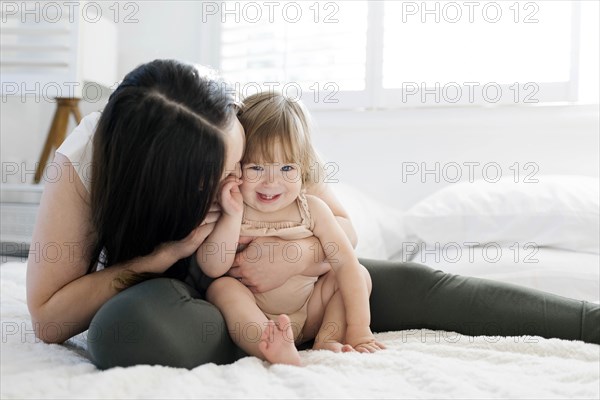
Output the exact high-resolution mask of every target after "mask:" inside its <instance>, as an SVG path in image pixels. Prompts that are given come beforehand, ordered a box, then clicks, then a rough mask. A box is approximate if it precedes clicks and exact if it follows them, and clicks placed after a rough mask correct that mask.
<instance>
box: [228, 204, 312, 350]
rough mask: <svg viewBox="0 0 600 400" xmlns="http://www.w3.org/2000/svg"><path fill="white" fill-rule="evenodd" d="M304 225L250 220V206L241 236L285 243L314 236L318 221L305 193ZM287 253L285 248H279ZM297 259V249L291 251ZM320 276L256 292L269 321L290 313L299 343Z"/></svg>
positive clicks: (302, 206)
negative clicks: (273, 239) (265, 237)
mask: <svg viewBox="0 0 600 400" xmlns="http://www.w3.org/2000/svg"><path fill="white" fill-rule="evenodd" d="M296 204H297V205H298V210H299V211H300V215H301V217H302V221H301V222H292V221H282V222H264V221H252V220H248V219H246V207H247V206H246V205H244V215H243V217H242V229H241V231H240V236H277V237H280V238H282V239H285V240H296V239H304V238H307V237H310V236H313V232H312V230H313V228H314V221H313V219H312V217H311V215H310V211H309V209H308V203H307V201H306V196H305V195H304V193H300V195H299V196H298V198H297V199H296ZM278 250H279V251H283V248H281V249H279V248H278ZM289 254H290V255H293V256H295V254H296V253H295V250H290V251H289ZM317 279H318V278H317V277H312V276H304V275H294V276H293V277H291V278H290V279H288V280H287V282H285V283H284V284H283V285H281V286H279V287H278V288H275V289H272V290H269V291H267V292H264V293H255V294H254V297H255V299H256V304H257V305H258V307H259V308H260V309H261V310H262V312H264V313H265V315H266V316H267V318H269V319H273V320H275V319H276V318H277V316H278V315H279V314H287V315H288V316H289V317H290V320H291V321H292V329H293V331H294V340H296V341H297V340H298V339H299V336H300V333H301V332H302V328H303V327H304V323H305V322H306V316H307V309H308V300H309V299H310V296H311V295H312V292H313V290H314V287H315V282H316V281H317Z"/></svg>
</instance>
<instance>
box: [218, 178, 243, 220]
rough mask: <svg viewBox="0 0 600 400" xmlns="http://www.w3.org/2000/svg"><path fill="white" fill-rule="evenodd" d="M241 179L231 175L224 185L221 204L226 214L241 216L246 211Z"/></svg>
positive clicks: (220, 199)
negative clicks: (241, 190)
mask: <svg viewBox="0 0 600 400" xmlns="http://www.w3.org/2000/svg"><path fill="white" fill-rule="evenodd" d="M241 184H242V181H241V179H239V178H238V177H236V176H235V175H229V176H228V177H227V178H225V180H224V181H223V183H222V186H221V193H220V198H219V204H220V205H221V209H222V210H223V213H224V214H227V215H231V216H241V215H242V213H243V211H244V199H243V198H242V193H241V192H240V185H241Z"/></svg>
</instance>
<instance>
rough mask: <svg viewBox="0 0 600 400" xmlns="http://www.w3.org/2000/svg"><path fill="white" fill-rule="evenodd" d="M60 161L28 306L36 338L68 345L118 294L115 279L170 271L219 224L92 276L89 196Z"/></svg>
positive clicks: (35, 253)
mask: <svg viewBox="0 0 600 400" xmlns="http://www.w3.org/2000/svg"><path fill="white" fill-rule="evenodd" d="M54 162H55V163H56V165H58V166H59V168H60V169H59V172H60V175H59V178H58V179H57V180H56V181H54V182H48V183H46V184H45V187H44V193H43V195H42V199H41V202H40V208H39V211H38V216H37V220H36V226H35V229H34V233H33V238H32V243H31V247H30V252H29V258H28V263H27V306H28V307H29V312H30V314H31V320H32V323H33V327H34V330H35V333H36V336H37V337H38V338H40V339H42V340H43V341H45V342H48V343H62V342H64V341H65V340H67V339H68V338H70V337H72V336H74V335H76V334H78V333H80V332H83V331H84V330H86V329H87V328H88V327H89V324H90V321H91V320H92V317H93V316H94V315H95V313H96V311H98V309H99V308H100V307H101V306H102V305H103V304H104V303H106V301H108V299H110V298H111V297H113V296H114V295H115V294H117V293H118V290H117V288H115V287H114V285H113V280H114V279H115V278H117V277H118V276H119V274H120V273H121V272H123V271H125V270H129V271H132V272H164V271H165V270H166V269H167V268H169V267H170V266H171V265H173V264H174V263H175V262H176V261H177V260H178V259H180V258H183V257H186V256H189V255H190V254H193V252H194V251H195V250H196V249H197V248H198V246H199V245H200V243H202V241H203V240H204V238H206V236H208V234H209V233H210V232H211V231H212V229H213V227H214V223H210V224H205V225H202V226H201V227H199V228H198V229H196V230H194V231H193V232H192V233H191V234H190V235H189V236H188V237H187V238H185V239H184V240H182V241H179V242H173V243H172V244H165V245H162V246H159V247H158V248H157V250H156V251H155V252H153V253H152V254H150V255H148V256H145V257H139V258H136V259H133V260H131V261H130V262H127V263H123V264H118V265H113V266H111V267H109V268H106V269H103V270H101V271H98V272H94V273H91V274H87V275H86V272H87V268H88V264H89V262H90V259H91V249H92V246H93V241H94V231H93V227H92V223H91V212H90V208H89V194H88V193H87V191H86V190H85V188H84V186H83V183H82V182H81V180H80V179H79V177H78V175H77V173H76V171H75V169H74V168H73V166H72V165H71V163H70V161H69V160H68V159H67V158H66V157H65V156H64V155H62V154H60V153H56V156H55V158H54ZM186 253H187V255H185V254H186Z"/></svg>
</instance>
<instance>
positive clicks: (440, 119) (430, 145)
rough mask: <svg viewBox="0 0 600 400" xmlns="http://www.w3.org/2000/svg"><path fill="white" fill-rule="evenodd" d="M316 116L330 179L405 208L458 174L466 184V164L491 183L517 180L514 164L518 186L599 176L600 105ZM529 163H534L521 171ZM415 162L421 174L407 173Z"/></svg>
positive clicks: (429, 110)
mask: <svg viewBox="0 0 600 400" xmlns="http://www.w3.org/2000/svg"><path fill="white" fill-rule="evenodd" d="M314 117H315V122H316V124H317V127H316V129H315V131H316V132H315V142H316V145H317V147H318V148H319V150H320V151H321V153H322V154H323V156H324V157H325V158H326V159H327V160H328V161H331V162H335V163H336V165H337V167H338V171H339V172H338V173H337V174H336V175H335V176H332V177H333V178H339V180H340V181H341V182H342V183H348V184H351V185H353V186H356V187H359V188H360V189H362V190H363V191H364V192H365V193H367V194H369V195H371V196H373V197H375V198H377V199H379V200H381V201H383V202H384V203H387V204H389V205H393V206H395V207H398V208H402V209H407V208H408V207H409V206H410V205H412V204H414V203H415V202H416V201H417V200H419V199H420V198H423V197H424V196H426V195H428V194H430V193H432V192H433V191H435V190H437V189H439V188H441V187H443V186H446V185H449V184H451V182H452V181H453V180H454V179H455V176H456V172H458V171H459V172H460V173H461V174H462V177H461V178H462V179H461V180H463V181H464V180H468V179H469V174H470V173H471V170H470V169H469V165H472V172H473V173H472V176H473V177H474V178H484V179H486V180H487V181H489V182H491V181H493V180H495V178H496V171H497V170H498V171H500V173H501V174H502V176H504V177H513V178H514V177H515V170H517V168H516V167H515V166H514V163H515V162H518V163H519V168H518V170H519V171H520V173H519V175H518V177H517V181H518V182H520V183H524V181H525V179H526V178H527V177H528V175H529V174H530V173H533V176H532V178H537V179H540V176H541V175H548V174H567V175H588V176H596V177H597V176H598V174H599V165H600V161H599V149H600V142H599V130H600V128H599V120H598V107H597V106H537V107H526V108H518V107H489V108H467V107H459V108H423V109H403V110H395V111H372V112H362V113H361V112H337V113H336V112H329V113H320V112H316V113H314ZM477 162H478V163H479V165H476V164H471V163H477ZM436 163H437V165H438V171H439V173H438V176H439V178H438V177H437V176H436V174H434V173H430V174H422V172H423V169H424V168H423V167H425V169H427V170H430V171H435V168H436ZM453 163H456V164H458V166H459V167H460V169H457V168H455V166H456V164H453ZM494 163H495V164H494ZM526 163H531V164H529V165H528V166H527V168H526V167H525V164H526ZM415 165H416V166H417V168H418V172H417V173H416V174H414V175H411V174H410V172H411V171H412V170H411V168H413V167H414V166H415ZM484 167H485V168H487V169H486V170H484ZM511 167H512V169H511ZM403 170H404V172H405V175H404V177H403ZM329 171H331V172H333V171H334V169H333V168H330V169H329ZM444 172H445V174H444ZM445 176H446V178H447V179H444V177H445ZM438 179H439V181H438V182H436V180H438Z"/></svg>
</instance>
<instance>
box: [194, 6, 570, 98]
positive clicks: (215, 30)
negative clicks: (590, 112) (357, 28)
mask: <svg viewBox="0 0 600 400" xmlns="http://www.w3.org/2000/svg"><path fill="white" fill-rule="evenodd" d="M388 1H389V0H388ZM367 7H368V12H367V41H366V66H365V67H366V68H365V89H364V90H360V91H343V90H341V91H338V92H336V93H333V94H332V93H328V92H324V91H321V92H319V93H318V96H317V99H316V101H315V93H314V92H312V91H311V92H309V93H306V92H303V93H302V101H303V102H304V103H305V104H306V106H307V107H308V108H309V109H312V110H348V109H363V110H384V109H397V108H404V107H455V106H469V107H473V106H475V107H482V106H490V105H494V104H499V105H520V106H521V105H522V106H526V105H531V104H534V105H535V104H557V103H575V102H577V101H578V88H579V69H580V65H579V60H580V58H579V52H580V31H581V26H580V19H581V18H580V17H581V5H580V3H579V1H572V2H571V37H570V42H571V52H570V76H569V81H566V82H519V90H520V92H518V94H517V92H516V87H515V86H514V84H512V85H509V84H501V85H497V86H498V87H499V88H500V90H502V93H503V96H502V97H501V98H500V100H499V101H497V102H491V101H489V99H488V100H486V99H483V98H482V97H481V96H476V98H470V97H469V96H466V95H465V96H461V97H460V99H459V100H458V101H456V102H454V103H451V102H448V101H440V102H435V101H430V99H431V97H432V96H433V95H432V94H431V95H427V96H428V97H427V99H429V100H428V101H426V102H424V101H422V100H421V99H420V96H414V95H412V97H411V98H410V99H409V98H408V96H409V95H410V94H408V93H407V94H405V93H404V92H403V90H402V89H400V88H393V89H386V88H384V87H383V40H384V7H385V0H376V1H368V3H367ZM200 34H201V40H200V60H199V62H200V63H201V64H203V65H208V66H210V67H212V68H214V69H216V70H217V71H220V67H221V63H220V42H221V23H220V21H219V20H218V19H215V18H212V19H209V20H207V21H206V22H205V23H203V24H201V27H200ZM225 78H226V77H225ZM327 83H328V82H319V84H320V86H321V87H323V86H324V85H326V84H327ZM440 83H441V84H452V83H451V82H444V83H442V82H440ZM490 83H491V84H493V82H490ZM468 84H469V83H468ZM526 84H534V85H537V93H536V95H535V97H532V98H531V100H532V101H531V102H527V101H514V96H516V95H518V96H519V99H523V96H524V95H526V94H527V93H531V91H529V92H528V91H527V90H528V89H527V88H526V87H524V85H526ZM459 86H460V87H461V90H462V91H463V93H469V90H472V88H469V87H468V86H463V85H459ZM529 89H531V87H529ZM511 92H512V95H508V96H506V95H504V94H505V93H511ZM327 95H330V98H331V99H332V100H337V101H333V102H331V101H330V102H326V101H324V98H325V97H326V96H327Z"/></svg>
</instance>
